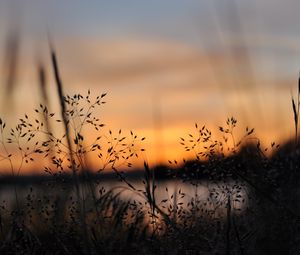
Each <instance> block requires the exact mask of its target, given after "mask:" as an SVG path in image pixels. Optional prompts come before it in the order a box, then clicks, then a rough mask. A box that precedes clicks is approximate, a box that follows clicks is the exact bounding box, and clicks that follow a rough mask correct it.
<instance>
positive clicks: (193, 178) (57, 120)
mask: <svg viewBox="0 0 300 255" xmlns="http://www.w3.org/2000/svg"><path fill="white" fill-rule="evenodd" d="M50 50H51V52H50V53H51V59H52V69H53V74H54V77H55V81H56V85H57V96H58V98H59V103H60V116H57V113H52V112H50V111H49V98H48V95H47V93H46V91H47V90H46V89H45V88H46V71H45V68H44V67H43V66H42V65H40V66H39V69H38V73H39V82H40V88H41V94H42V99H43V104H40V105H39V106H38V107H37V108H36V109H35V110H34V113H33V114H29V115H27V114H25V115H24V117H23V118H21V119H20V120H19V122H18V123H17V124H16V126H15V127H13V128H8V127H7V126H6V124H5V122H4V121H3V120H2V119H0V135H1V136H0V137H1V138H0V145H1V152H0V160H1V161H3V162H7V163H8V164H7V165H8V167H9V168H10V172H11V175H12V176H13V177H14V178H16V179H18V178H19V179H21V183H22V180H23V187H21V185H18V183H17V182H15V183H14V185H13V186H14V187H13V193H14V198H11V199H8V200H7V199H3V200H2V202H1V203H0V251H1V254H298V253H299V251H300V246H299V245H300V241H299V240H300V239H299V237H300V233H299V228H298V224H299V215H300V214H299V213H300V208H299V206H298V201H299V198H298V195H297V192H298V183H299V180H300V176H299V166H298V160H299V151H298V150H297V143H296V147H295V146H289V144H286V145H283V146H279V145H277V144H275V143H272V144H271V145H270V148H262V146H261V143H260V140H259V139H258V138H257V137H256V136H255V130H254V129H253V128H248V127H246V128H245V132H244V135H243V136H242V137H236V135H235V133H236V132H235V130H236V129H237V128H238V126H237V125H238V121H237V120H236V119H235V118H233V117H231V118H228V119H227V120H226V123H225V125H224V126H222V127H219V132H220V134H221V137H222V138H221V139H220V140H217V139H216V138H215V137H218V136H219V135H216V134H213V133H212V131H211V130H209V129H208V128H207V127H206V126H201V127H200V126H199V125H198V124H195V132H191V133H189V134H188V135H187V136H186V137H184V138H180V143H181V145H182V146H183V149H184V150H185V151H187V152H193V155H194V158H193V159H189V160H183V162H182V163H179V162H178V161H176V160H175V161H169V165H168V166H164V167H162V168H156V169H151V168H150V167H149V165H148V164H147V163H146V162H145V164H144V169H143V176H142V177H141V178H139V179H135V180H132V179H130V176H128V175H126V173H124V172H122V169H124V168H125V167H131V166H132V163H131V161H132V159H133V158H134V157H138V156H139V154H140V153H141V152H143V151H144V150H143V149H142V143H143V140H144V139H145V138H144V137H139V136H138V135H136V134H134V133H133V132H130V133H129V134H123V131H122V130H121V129H120V130H119V131H117V132H113V131H108V132H107V133H105V132H104V126H105V125H104V123H102V121H101V119H99V118H98V117H97V116H96V115H95V112H96V110H98V109H99V108H100V109H101V108H102V107H103V105H104V104H105V101H104V100H105V98H106V93H103V94H100V95H98V96H93V95H92V93H91V92H90V90H88V92H87V94H86V95H80V94H75V95H73V96H68V95H65V94H64V91H63V90H64V88H63V83H62V79H61V76H60V73H59V67H58V61H57V56H56V54H55V51H54V48H53V46H51V49H50ZM299 84H300V83H299ZM299 84H298V99H297V101H296V100H294V98H292V109H293V113H294V122H295V136H296V141H298V116H299V94H300V87H299V86H300V85H299ZM91 130H94V131H95V132H94V133H95V137H94V140H93V141H92V142H91V143H89V141H88V139H87V137H86V136H85V134H86V133H88V132H89V133H90V132H91ZM266 150H272V153H271V156H269V157H267V156H266V154H265V151H266ZM89 156H93V157H97V158H98V166H99V167H98V169H97V171H96V172H95V173H92V172H91V171H90V166H89V162H88V158H89ZM41 159H43V160H44V161H43V162H45V166H44V172H45V174H47V178H45V179H42V180H41V182H42V183H39V184H37V183H35V184H32V183H30V181H28V183H27V184H26V183H25V182H24V180H25V179H24V178H23V177H22V176H20V174H21V173H22V169H23V167H24V165H26V164H32V165H34V164H35V162H40V161H41ZM160 169H164V175H162V173H161V172H160ZM107 171H111V172H113V173H114V174H115V176H116V178H117V179H118V180H119V182H120V185H117V186H116V185H115V186H114V187H110V188H108V189H107V188H106V187H105V186H106V184H107V180H106V179H105V172H107ZM159 176H164V177H165V178H167V180H168V181H167V182H166V181H165V182H163V181H162V180H161V179H160V178H159ZM16 179H15V180H16ZM70 180H72V181H70ZM168 183H169V184H170V183H172V185H173V187H174V188H173V190H171V188H170V186H169V185H168ZM182 185H188V187H193V191H194V193H193V194H188V192H186V191H185V190H183V189H182V188H181V187H182ZM204 186H205V190H206V191H207V195H206V196H205V197H201V193H200V192H199V190H201V189H202V188H203V187H204ZM184 187H187V186H184ZM3 189H4V186H3ZM3 193H4V191H3ZM5 194H8V193H5ZM124 194H127V196H125V195H124ZM128 194H129V195H128Z"/></svg>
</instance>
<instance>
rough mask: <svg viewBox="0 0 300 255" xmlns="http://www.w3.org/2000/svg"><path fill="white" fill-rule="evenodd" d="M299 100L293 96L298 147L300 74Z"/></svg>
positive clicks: (299, 85) (299, 98) (299, 83)
mask: <svg viewBox="0 0 300 255" xmlns="http://www.w3.org/2000/svg"><path fill="white" fill-rule="evenodd" d="M296 98H297V100H295V99H294V97H293V96H292V108H293V113H294V125H295V143H296V146H297V145H298V126H299V107H300V73H299V78H298V93H297V97H296Z"/></svg>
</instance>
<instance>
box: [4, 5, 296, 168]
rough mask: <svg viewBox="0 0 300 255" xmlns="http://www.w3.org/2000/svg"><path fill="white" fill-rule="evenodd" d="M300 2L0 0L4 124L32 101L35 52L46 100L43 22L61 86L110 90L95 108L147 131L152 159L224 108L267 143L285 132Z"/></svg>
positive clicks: (114, 122) (214, 124)
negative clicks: (52, 46) (42, 72)
mask: <svg viewBox="0 0 300 255" xmlns="http://www.w3.org/2000/svg"><path fill="white" fill-rule="evenodd" d="M299 9H300V2H299V1H293V0H286V1H282V0H252V1H248V0H239V1H237V0H224V1H219V0H184V1H182V0H151V1H149V0H148V1H146V0H122V1H121V0H119V1H117V0H110V1H104V0H89V1H83V0H81V1H80V0H19V1H17V0H1V1H0V71H1V72H0V73H1V75H0V85H1V86H0V97H1V104H0V114H1V116H2V117H3V118H4V119H6V121H7V122H8V123H9V124H13V123H15V122H16V121H17V120H18V118H19V117H20V116H22V115H23V114H24V113H25V112H31V111H32V109H33V108H34V107H35V106H36V105H37V104H38V103H39V102H40V100H41V97H40V94H39V88H38V79H37V62H39V61H41V62H43V63H44V65H45V66H46V67H47V77H48V91H49V94H50V95H52V96H51V98H52V108H53V110H54V111H55V109H56V105H57V100H56V90H55V83H54V80H53V78H52V70H51V64H50V59H49V48H48V39H47V33H48V34H50V35H51V38H52V40H53V41H54V44H55V48H56V51H57V54H58V59H59V64H60V69H61V74H62V79H63V83H64V85H65V90H66V92H67V93H69V94H73V93H85V92H86V91H87V90H88V89H91V91H92V93H94V94H99V93H102V92H108V96H107V104H106V105H105V107H104V109H103V110H101V112H100V113H99V114H100V117H101V118H102V119H103V122H104V123H106V124H107V126H108V127H109V128H110V129H112V130H118V129H119V128H122V129H123V130H134V131H135V132H137V133H138V134H140V135H142V136H146V137H147V140H146V142H145V147H146V149H147V153H146V154H145V155H144V158H143V159H147V160H148V161H149V162H150V163H151V164H156V163H159V162H166V160H168V159H175V158H182V157H183V149H182V147H181V146H180V144H179V137H181V136H184V135H185V134H187V133H189V132H190V131H191V130H193V126H194V123H195V122H197V123H199V125H202V124H206V125H207V126H208V127H210V128H211V129H212V130H217V129H218V126H220V125H223V124H224V122H225V120H226V118H227V117H231V116H234V117H235V118H237V119H238V124H239V126H240V127H241V129H240V130H241V131H243V130H244V128H245V127H246V126H251V127H255V129H256V134H257V136H258V137H260V138H261V140H262V143H264V145H265V146H267V145H269V144H270V143H271V142H272V141H276V142H279V143H283V142H284V141H286V140H288V139H291V138H292V137H293V136H294V131H293V130H294V129H293V114H292V109H291V94H293V93H294V94H296V88H297V79H298V73H299V67H300V26H299V24H300V16H299ZM11 67H13V77H14V78H13V80H9V76H10V75H11V73H9V72H11V69H12V68H11ZM238 132H239V131H237V134H236V135H237V136H239V135H240V134H239V133H238ZM143 159H141V160H143Z"/></svg>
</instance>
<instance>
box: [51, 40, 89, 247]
mask: <svg viewBox="0 0 300 255" xmlns="http://www.w3.org/2000/svg"><path fill="white" fill-rule="evenodd" d="M49 45H50V52H51V61H52V67H53V72H54V77H55V82H56V88H57V92H58V96H59V103H60V110H61V116H62V120H63V125H64V129H65V133H66V139H67V144H68V149H69V156H70V161H71V162H70V163H71V168H72V175H73V180H74V185H75V189H76V196H77V202H78V206H79V217H80V225H81V227H82V229H83V241H84V249H85V252H86V253H88V239H87V226H86V222H85V212H84V211H85V210H84V201H83V197H82V196H83V194H82V196H81V193H80V187H79V180H78V175H77V170H76V164H75V159H74V155H73V149H72V142H71V135H70V129H69V122H68V119H67V116H66V105H65V101H64V92H63V84H62V81H61V78H60V73H59V68H58V63H57V58H56V54H55V50H54V48H53V46H52V45H51V43H49Z"/></svg>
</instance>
